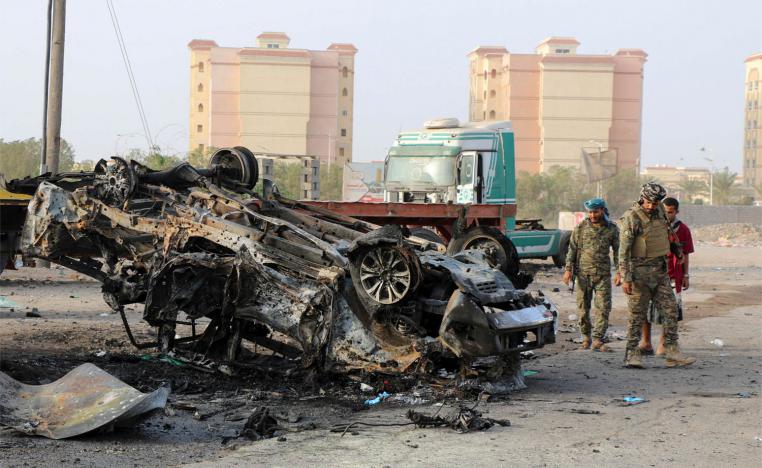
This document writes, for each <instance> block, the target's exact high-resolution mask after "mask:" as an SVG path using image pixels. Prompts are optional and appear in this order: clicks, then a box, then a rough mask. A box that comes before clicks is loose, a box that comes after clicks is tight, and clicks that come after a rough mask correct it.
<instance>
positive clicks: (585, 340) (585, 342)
mask: <svg viewBox="0 0 762 468" xmlns="http://www.w3.org/2000/svg"><path fill="white" fill-rule="evenodd" d="M579 349H590V337H589V336H585V337H584V338H582V344H580V345H579Z"/></svg>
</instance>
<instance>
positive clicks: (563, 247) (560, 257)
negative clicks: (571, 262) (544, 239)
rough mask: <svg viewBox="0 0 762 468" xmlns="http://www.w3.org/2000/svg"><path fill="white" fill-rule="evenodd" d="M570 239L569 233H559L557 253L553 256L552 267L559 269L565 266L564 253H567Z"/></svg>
mask: <svg viewBox="0 0 762 468" xmlns="http://www.w3.org/2000/svg"><path fill="white" fill-rule="evenodd" d="M570 239H571V231H564V232H563V233H561V240H560V241H559V244H558V253H557V254H555V255H553V265H555V266H557V267H559V268H560V267H562V266H564V265H565V264H566V252H568V251H569V240H570Z"/></svg>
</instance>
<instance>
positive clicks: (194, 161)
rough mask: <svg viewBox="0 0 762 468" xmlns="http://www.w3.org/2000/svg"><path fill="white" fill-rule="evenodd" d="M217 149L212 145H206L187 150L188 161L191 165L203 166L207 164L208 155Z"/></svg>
mask: <svg viewBox="0 0 762 468" xmlns="http://www.w3.org/2000/svg"><path fill="white" fill-rule="evenodd" d="M215 151H217V148H215V147H213V146H207V147H205V149H203V150H200V149H198V148H196V149H194V150H192V151H189V152H188V162H189V163H190V165H191V166H193V167H198V168H204V167H207V166H208V165H209V157H210V156H211V155H212V153H214V152H215Z"/></svg>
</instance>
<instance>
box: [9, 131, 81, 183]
mask: <svg viewBox="0 0 762 468" xmlns="http://www.w3.org/2000/svg"><path fill="white" fill-rule="evenodd" d="M41 150H42V141H41V140H40V139H39V138H27V139H26V140H15V141H7V142H6V141H4V140H3V139H2V138H0V173H2V174H4V175H5V178H6V179H7V180H11V179H18V178H22V177H27V176H36V175H38V174H39V173H40V152H41ZM73 165H74V149H73V148H72V147H71V145H69V143H68V142H67V141H66V140H64V139H61V153H60V157H59V163H58V172H68V171H71V169H72V166H73Z"/></svg>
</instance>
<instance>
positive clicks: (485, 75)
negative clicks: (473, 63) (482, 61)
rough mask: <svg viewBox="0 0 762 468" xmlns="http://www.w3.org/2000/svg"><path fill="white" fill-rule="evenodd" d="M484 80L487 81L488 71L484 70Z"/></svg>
mask: <svg viewBox="0 0 762 468" xmlns="http://www.w3.org/2000/svg"><path fill="white" fill-rule="evenodd" d="M484 79H485V80H486V79H487V70H484Z"/></svg>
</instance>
